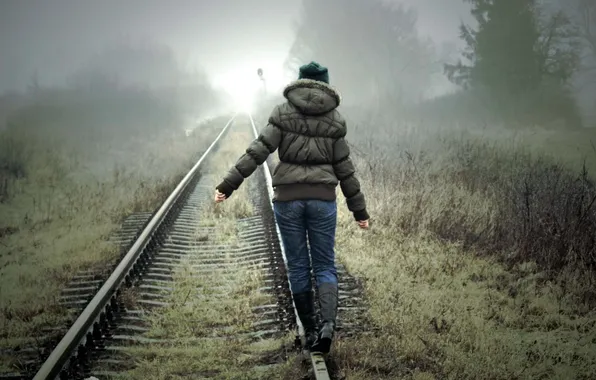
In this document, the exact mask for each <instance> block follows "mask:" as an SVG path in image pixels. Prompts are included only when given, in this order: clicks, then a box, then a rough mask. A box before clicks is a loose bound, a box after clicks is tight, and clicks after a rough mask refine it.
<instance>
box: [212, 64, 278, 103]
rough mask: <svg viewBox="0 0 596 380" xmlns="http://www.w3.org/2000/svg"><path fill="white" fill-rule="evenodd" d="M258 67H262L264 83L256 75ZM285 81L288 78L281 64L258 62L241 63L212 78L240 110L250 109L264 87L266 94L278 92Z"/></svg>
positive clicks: (261, 94) (262, 94) (260, 95)
mask: <svg viewBox="0 0 596 380" xmlns="http://www.w3.org/2000/svg"><path fill="white" fill-rule="evenodd" d="M259 67H260V68H262V69H263V77H264V78H265V83H263V81H262V80H261V79H260V78H259V76H258V75H257V69H258V68H259ZM286 83H288V78H284V75H283V70H282V68H281V64H280V65H274V64H263V65H259V63H258V62H256V63H254V64H251V65H243V66H242V68H238V69H235V70H231V71H228V72H227V73H225V74H223V75H219V76H215V77H214V79H213V84H214V85H215V86H216V87H218V88H221V89H223V90H224V91H226V92H227V93H228V94H229V95H230V97H231V98H232V100H233V102H234V106H235V107H236V108H238V109H239V110H240V111H250V110H252V108H253V107H254V106H255V104H256V103H257V101H258V100H259V97H262V96H264V93H263V91H264V88H266V89H267V93H268V94H271V93H278V92H280V91H281V88H283V86H284V85H285V84H286ZM264 86H266V87H264Z"/></svg>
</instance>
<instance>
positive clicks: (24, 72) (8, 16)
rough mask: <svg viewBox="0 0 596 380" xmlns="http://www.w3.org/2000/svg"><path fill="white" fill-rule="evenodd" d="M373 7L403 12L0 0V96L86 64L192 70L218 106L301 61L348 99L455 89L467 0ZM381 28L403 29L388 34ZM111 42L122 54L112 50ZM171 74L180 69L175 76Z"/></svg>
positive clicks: (378, 101)
mask: <svg viewBox="0 0 596 380" xmlns="http://www.w3.org/2000/svg"><path fill="white" fill-rule="evenodd" d="M581 1H582V0H574V1H573V2H559V1H555V0H544V1H542V3H545V4H548V5H549V7H547V8H545V9H549V10H554V9H556V8H558V7H559V6H560V5H561V4H562V5H564V8H566V10H568V11H569V12H568V13H569V14H570V15H571V16H572V17H574V19H573V22H576V23H577V22H579V20H580V19H581V15H578V14H577V12H575V13H573V11H574V10H576V8H577V7H576V6H575V5H573V4H576V3H577V2H581ZM584 1H585V0H584ZM382 2H383V3H385V4H389V5H392V6H394V7H401V9H402V11H401V13H400V12H397V13H395V14H392V15H391V16H390V17H386V18H385V19H384V20H383V21H382V22H377V20H378V19H379V17H385V15H386V14H387V12H384V11H383V10H382V9H381V8H378V7H377V9H376V10H375V7H374V6H373V7H370V6H369V5H368V4H377V3H378V2H376V1H374V2H370V3H368V2H363V1H356V0H345V1H337V0H335V1H328V2H323V3H320V4H319V3H312V2H311V1H308V0H306V1H302V2H300V1H274V0H259V1H253V2H246V1H240V0H225V1H191V0H178V1H173V2H163V1H157V0H150V1H141V0H129V1H116V0H106V1H101V2H80V1H75V0H53V1H42V0H33V1H27V2H23V1H16V0H10V1H3V2H2V3H1V4H0V51H1V52H2V58H1V60H2V61H1V64H0V93H6V92H13V91H17V92H23V91H26V90H27V89H30V88H31V87H32V86H33V87H36V88H37V87H52V86H64V85H66V84H72V83H73V82H76V81H77V78H79V79H80V78H81V75H82V76H85V75H87V76H88V75H89V72H90V71H94V72H96V73H97V72H103V74H104V75H107V76H111V77H114V78H115V77H117V79H116V81H118V82H121V83H127V81H128V82H131V81H133V82H135V83H136V84H137V85H138V84H141V83H142V84H144V85H151V84H156V82H160V83H161V84H162V85H163V84H164V83H165V82H164V81H166V82H169V83H170V85H174V84H175V85H176V86H178V85H181V84H182V83H186V82H187V81H189V80H190V79H188V78H189V77H188V76H187V74H188V73H192V74H193V75H195V79H192V80H190V81H193V80H195V81H196V80H197V78H198V77H200V78H202V79H201V80H202V81H206V82H208V83H209V85H210V86H214V87H215V88H216V89H222V90H225V91H226V92H227V95H228V98H227V100H226V101H227V102H228V103H230V105H231V107H238V106H245V105H246V103H250V102H251V101H253V100H254V97H255V93H256V92H257V91H258V89H259V86H260V83H259V80H258V78H257V77H256V75H255V73H256V69H257V68H258V67H261V68H263V69H264V70H265V73H266V79H267V87H268V89H269V90H270V92H272V93H276V94H279V90H280V89H281V88H282V87H283V86H284V85H285V84H287V83H288V82H289V81H291V80H292V79H294V78H295V77H296V75H297V73H296V71H297V65H299V64H302V63H306V62H307V61H310V60H317V61H321V63H322V64H324V65H327V66H329V69H330V73H331V78H332V81H334V82H333V84H335V85H337V86H338V87H339V89H340V90H341V91H342V93H343V94H344V96H345V99H346V105H359V106H362V107H367V108H369V109H373V108H374V109H378V108H382V107H384V103H387V102H389V103H395V102H398V103H400V104H402V103H403V104H405V105H407V106H410V105H412V104H415V103H419V102H420V101H422V100H427V99H429V98H434V97H437V96H441V95H444V94H449V93H453V92H455V91H456V90H458V89H459V88H460V86H458V85H457V84H454V83H453V81H450V80H448V78H447V77H446V75H445V73H444V70H443V65H444V64H445V63H450V62H451V63H453V62H455V61H457V60H458V59H459V58H460V57H461V53H462V51H463V49H464V48H465V44H464V43H463V41H462V39H461V38H460V30H459V27H460V24H461V23H462V22H463V23H465V24H469V25H472V26H475V20H474V18H473V17H472V15H471V14H470V9H471V3H470V2H469V1H463V0H444V1H438V0H419V1H416V0H401V1H400V0H383V1H382ZM571 3H573V4H571ZM375 12H377V13H375ZM390 25H394V28H395V27H396V25H398V26H397V28H398V29H399V28H401V29H400V31H398V32H393V31H391V32H389V29H387V28H389V27H390ZM399 33H402V35H400V34H399ZM314 36H316V37H314ZM404 36H406V37H407V38H408V41H409V42H407V43H404V42H397V41H404V38H405V37H404ZM412 44H414V45H412ZM139 46H144V47H145V49H148V50H152V51H154V52H155V50H156V49H161V53H160V54H161V56H162V58H163V57H165V55H168V54H169V55H170V57H169V58H168V60H170V61H171V62H170V63H168V65H171V63H172V62H173V61H176V63H175V65H177V67H176V69H175V70H174V69H172V67H173V66H172V67H170V68H168V69H167V70H169V72H168V74H164V72H163V68H164V67H165V66H164V65H161V66H159V65H157V66H156V65H155V62H148V61H150V60H152V59H151V58H149V56H148V55H147V54H145V56H144V57H147V58H148V59H147V60H143V58H141V56H142V55H141V56H137V57H136V58H134V59H130V60H129V61H128V62H125V61H126V60H128V59H129V58H130V57H131V56H132V55H131V54H128V53H126V50H127V49H129V50H130V49H135V48H138V47H139ZM115 47H116V48H115ZM118 47H119V48H120V49H121V51H120V53H114V50H115V49H116V50H117V49H118ZM110 49H111V50H110ZM106 51H111V53H110V54H111V55H110V54H106ZM166 51H167V52H166ZM118 54H120V55H118ZM127 54H128V56H127ZM151 54H153V53H151ZM151 54H149V55H151ZM592 56H593V54H592ZM127 57H128V58H127ZM363 57H364V58H363ZM158 66H159V67H158ZM160 70H162V72H159V71H160ZM174 71H176V72H178V71H179V72H180V73H183V75H182V76H181V75H178V74H176V75H173V74H172V73H173V72H174ZM363 71H364V72H363ZM373 73H374V74H373ZM197 76H198V77H197ZM373 77H374V78H373ZM164 78H167V79H164ZM588 79H589V80H587V79H586V76H585V74H583V73H582V74H579V73H578V74H577V75H576V76H575V81H571V83H573V84H574V85H575V87H581V88H579V89H575V88H574V89H573V92H574V94H575V95H576V96H577V97H578V99H579V102H578V103H579V106H580V108H582V111H581V113H582V117H583V119H584V121H585V122H584V123H583V124H584V125H590V126H591V125H593V124H594V122H593V120H592V119H593V118H594V117H596V116H593V115H591V114H590V112H589V110H590V109H592V108H593V107H592V104H593V103H592V100H593V97H594V96H593V92H594V91H593V90H592V89H591V88H590V86H589V85H586V83H590V81H593V80H592V76H589V78H588ZM586 87H587V89H586ZM594 87H596V86H594ZM403 104H402V105H403ZM371 107H372V108H371ZM588 114H590V115H588Z"/></svg>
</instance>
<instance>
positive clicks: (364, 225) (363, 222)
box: [358, 219, 368, 230]
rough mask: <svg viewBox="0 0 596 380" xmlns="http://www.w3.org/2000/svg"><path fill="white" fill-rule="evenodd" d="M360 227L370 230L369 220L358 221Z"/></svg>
mask: <svg viewBox="0 0 596 380" xmlns="http://www.w3.org/2000/svg"><path fill="white" fill-rule="evenodd" d="M358 227H360V228H362V229H364V230H365V229H367V228H368V219H366V220H359V221H358Z"/></svg>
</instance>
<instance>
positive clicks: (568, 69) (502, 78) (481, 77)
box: [444, 0, 579, 97]
mask: <svg viewBox="0 0 596 380" xmlns="http://www.w3.org/2000/svg"><path fill="white" fill-rule="evenodd" d="M464 1H466V2H469V3H471V4H472V15H473V16H474V18H475V19H476V21H477V23H478V27H477V29H475V30H474V29H472V28H471V27H470V26H468V25H464V24H462V25H461V26H460V36H461V38H462V39H463V40H464V41H465V43H466V45H467V46H466V50H465V51H464V53H463V57H464V58H465V59H466V60H467V61H468V62H469V63H468V64H466V63H464V62H463V61H462V60H460V61H459V62H458V63H456V64H447V65H445V67H444V68H445V73H446V74H447V76H448V77H449V79H450V80H452V81H453V82H454V83H457V84H460V85H462V86H464V87H466V88H469V87H483V88H486V89H488V90H489V91H490V92H491V93H492V94H494V95H496V96H500V97H507V96H510V95H516V94H520V93H524V92H527V91H531V90H534V89H536V88H537V87H538V86H539V85H541V84H542V83H543V82H544V80H545V79H547V78H550V79H554V80H555V81H556V82H559V83H565V82H566V81H567V80H569V78H570V77H571V75H572V74H573V73H574V71H575V70H576V69H577V66H578V63H579V54H578V53H579V50H578V44H577V32H576V31H575V30H574V28H573V27H572V25H571V24H570V22H569V20H568V19H567V18H566V17H565V15H564V14H563V13H561V12H559V13H556V14H554V15H551V16H549V17H542V15H541V10H540V9H539V7H538V5H537V3H536V0H464Z"/></svg>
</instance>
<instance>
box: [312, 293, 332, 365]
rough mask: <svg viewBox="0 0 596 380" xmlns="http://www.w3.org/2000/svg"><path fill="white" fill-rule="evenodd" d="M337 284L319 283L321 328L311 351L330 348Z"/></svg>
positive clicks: (324, 351) (324, 350)
mask: <svg viewBox="0 0 596 380" xmlns="http://www.w3.org/2000/svg"><path fill="white" fill-rule="evenodd" d="M337 298H338V295H337V285H336V284H328V283H325V284H321V286H319V304H320V305H321V322H322V324H321V328H320V330H319V334H318V336H317V340H316V341H315V343H314V344H313V346H312V347H311V349H310V350H311V351H314V352H321V353H323V354H326V353H328V352H329V350H330V349H331V342H332V341H333V335H334V333H335V319H336V317H337Z"/></svg>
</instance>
